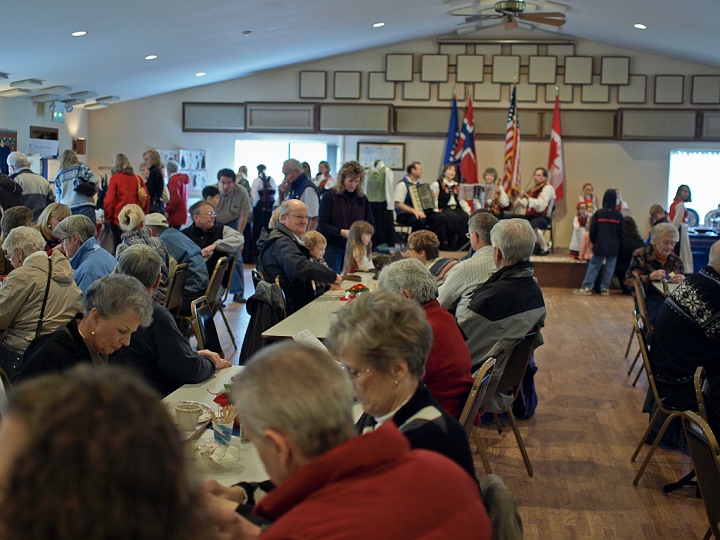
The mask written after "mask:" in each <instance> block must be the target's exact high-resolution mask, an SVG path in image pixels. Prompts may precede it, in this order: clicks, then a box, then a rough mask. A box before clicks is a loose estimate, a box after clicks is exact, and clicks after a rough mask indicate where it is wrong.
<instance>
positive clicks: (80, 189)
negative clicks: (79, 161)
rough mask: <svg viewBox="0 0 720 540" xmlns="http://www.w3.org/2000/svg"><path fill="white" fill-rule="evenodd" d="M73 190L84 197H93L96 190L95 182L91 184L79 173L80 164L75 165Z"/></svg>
mask: <svg viewBox="0 0 720 540" xmlns="http://www.w3.org/2000/svg"><path fill="white" fill-rule="evenodd" d="M73 191H75V192H77V193H79V194H80V195H85V196H86V197H94V196H95V194H96V193H97V192H98V186H97V184H93V183H92V182H90V181H89V180H88V179H87V178H85V177H84V176H81V175H80V165H78V167H77V178H75V187H74V188H73Z"/></svg>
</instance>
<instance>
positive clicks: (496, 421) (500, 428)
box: [492, 413, 503, 435]
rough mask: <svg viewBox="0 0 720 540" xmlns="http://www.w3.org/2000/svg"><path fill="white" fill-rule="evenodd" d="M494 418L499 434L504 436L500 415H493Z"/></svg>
mask: <svg viewBox="0 0 720 540" xmlns="http://www.w3.org/2000/svg"><path fill="white" fill-rule="evenodd" d="M492 415H493V418H494V419H495V425H496V426H497V430H498V433H499V434H500V435H502V431H503V430H502V426H501V425H500V419H499V418H498V415H497V414H495V413H492Z"/></svg>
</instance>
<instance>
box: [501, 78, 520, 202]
mask: <svg viewBox="0 0 720 540" xmlns="http://www.w3.org/2000/svg"><path fill="white" fill-rule="evenodd" d="M516 90H517V87H513V91H512V96H511V97H510V110H509V111H508V120H507V129H506V130H505V176H504V177H503V181H502V186H503V189H504V190H505V191H506V192H507V193H508V195H511V191H515V190H516V191H517V192H518V193H519V192H520V120H519V118H518V110H517V105H516V102H515V93H516Z"/></svg>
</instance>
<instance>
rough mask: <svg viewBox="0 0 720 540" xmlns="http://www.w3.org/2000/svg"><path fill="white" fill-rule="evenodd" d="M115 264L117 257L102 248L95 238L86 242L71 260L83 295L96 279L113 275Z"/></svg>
mask: <svg viewBox="0 0 720 540" xmlns="http://www.w3.org/2000/svg"><path fill="white" fill-rule="evenodd" d="M115 264H116V261H115V257H113V256H112V255H110V253H108V252H107V251H106V250H105V249H103V248H101V247H100V244H98V243H96V242H95V237H94V236H93V237H92V238H88V239H87V240H85V243H84V244H83V245H82V246H80V249H78V250H77V253H75V255H74V256H73V258H72V259H70V266H72V268H73V270H75V283H77V286H78V287H80V290H81V291H82V292H83V294H85V291H87V289H88V287H90V285H92V284H93V283H94V282H95V280H96V279H99V278H101V277H103V276H107V275H108V274H112V272H113V271H114V270H115Z"/></svg>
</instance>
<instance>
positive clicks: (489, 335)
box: [458, 218, 546, 412]
mask: <svg viewBox="0 0 720 540" xmlns="http://www.w3.org/2000/svg"><path fill="white" fill-rule="evenodd" d="M490 239H491V241H492V246H493V259H494V261H495V266H496V268H497V272H495V273H494V274H493V275H492V276H490V278H489V279H488V280H487V281H486V282H485V283H483V284H482V285H481V286H480V287H478V288H477V289H475V292H474V293H473V294H472V297H471V298H470V303H469V304H468V307H467V310H466V311H465V312H464V313H463V314H462V315H461V316H460V317H458V323H460V328H461V329H462V331H463V333H464V334H465V336H466V343H467V346H468V349H469V350H470V355H471V356H472V362H473V369H477V368H478V367H480V365H482V363H483V362H485V360H487V359H488V358H490V357H493V358H495V360H496V362H495V370H494V371H493V374H492V378H491V380H490V386H489V387H488V395H493V394H494V392H495V388H496V387H497V383H498V382H499V380H500V377H501V376H502V373H503V371H504V370H505V365H506V364H507V360H508V353H509V351H510V349H512V348H513V347H514V346H515V345H517V344H518V343H520V341H522V339H523V338H524V337H525V335H526V334H527V333H528V332H530V331H531V330H532V329H533V328H534V327H535V326H536V325H539V326H540V327H542V326H544V324H545V313H546V312H545V301H544V299H543V295H542V291H541V290H540V287H539V286H538V284H537V283H536V282H535V279H534V278H533V265H532V263H530V256H531V255H532V252H533V248H534V246H535V232H534V231H533V229H532V227H531V226H530V224H529V223H528V222H527V221H526V220H524V219H517V218H516V219H506V220H501V221H499V222H498V223H497V225H495V226H494V227H493V229H492V231H491V232H490ZM536 343H537V341H536ZM512 399H513V396H510V395H505V394H497V395H494V397H493V399H492V402H491V403H490V407H489V411H490V412H500V411H501V410H503V409H504V408H505V406H508V405H510V404H511V403H512Z"/></svg>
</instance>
